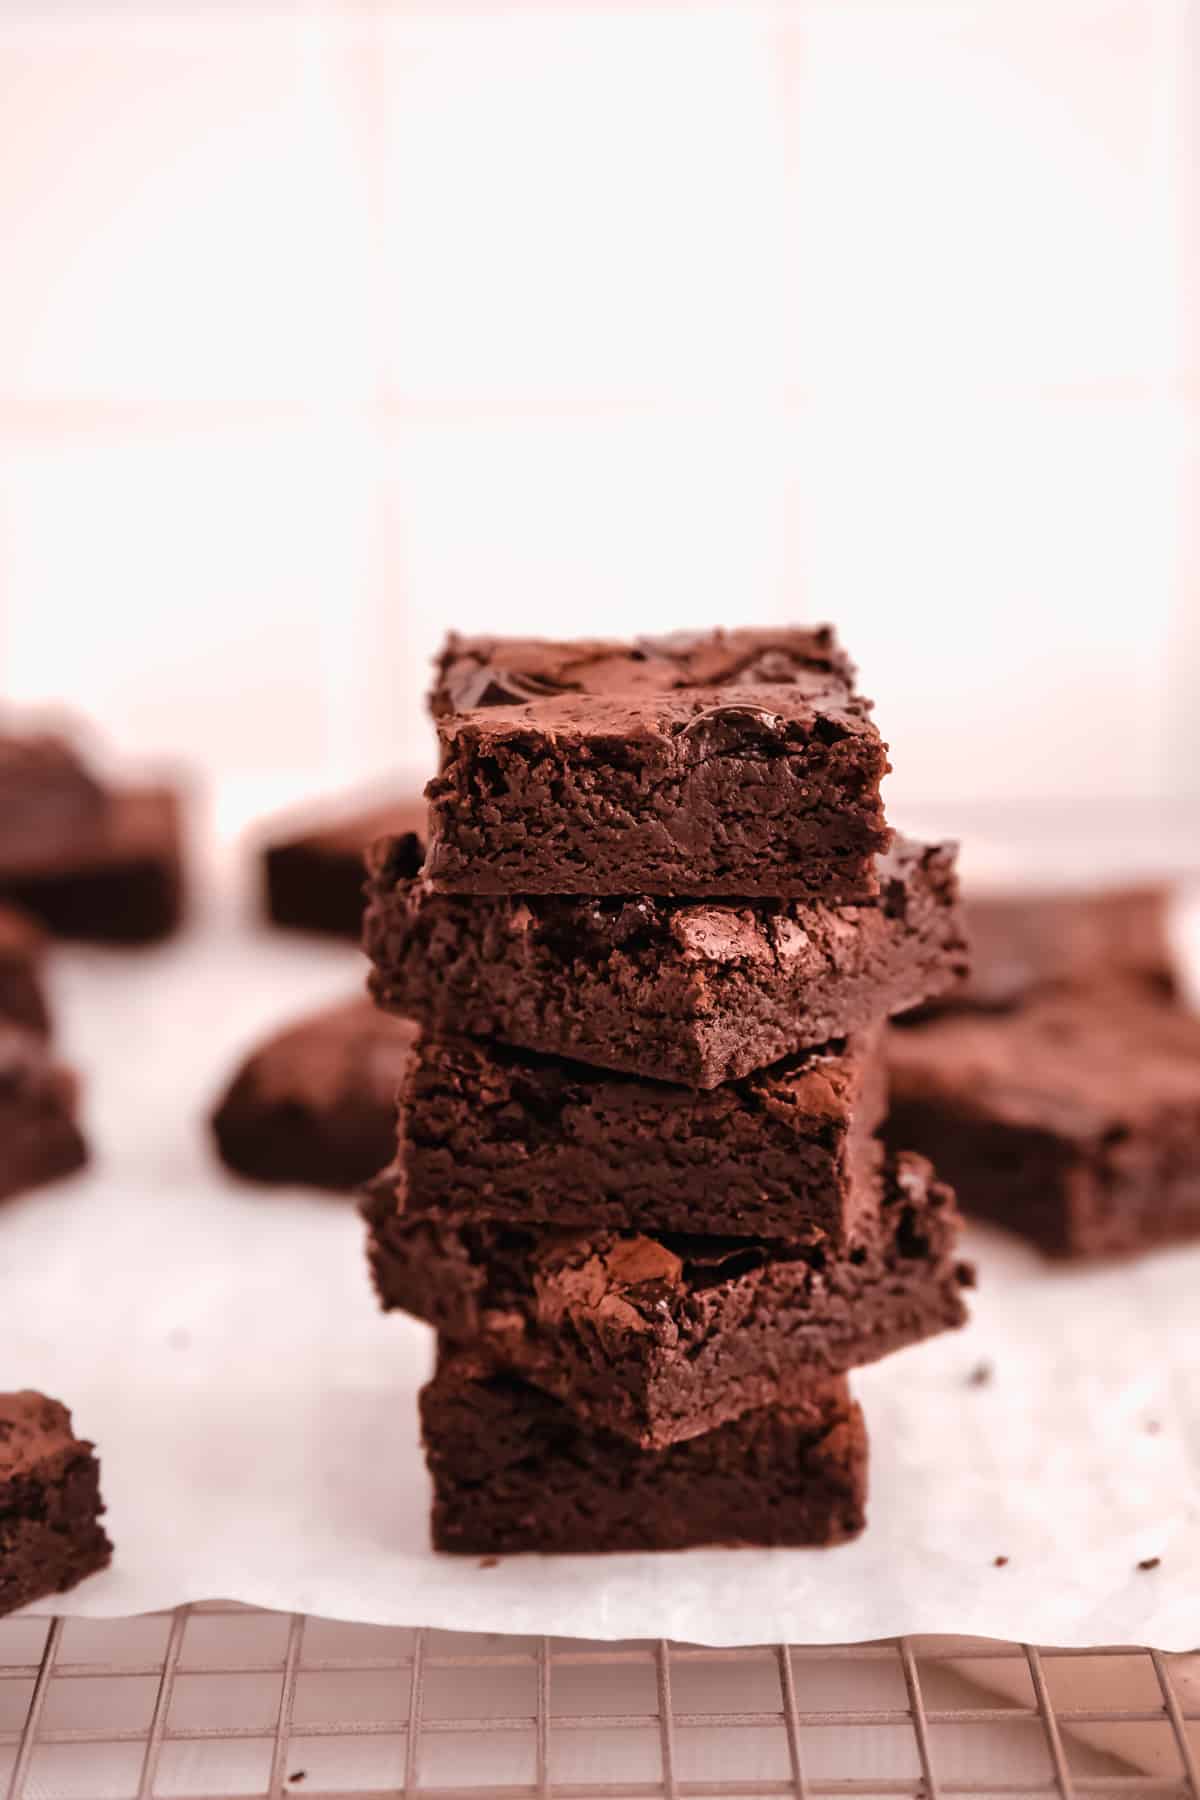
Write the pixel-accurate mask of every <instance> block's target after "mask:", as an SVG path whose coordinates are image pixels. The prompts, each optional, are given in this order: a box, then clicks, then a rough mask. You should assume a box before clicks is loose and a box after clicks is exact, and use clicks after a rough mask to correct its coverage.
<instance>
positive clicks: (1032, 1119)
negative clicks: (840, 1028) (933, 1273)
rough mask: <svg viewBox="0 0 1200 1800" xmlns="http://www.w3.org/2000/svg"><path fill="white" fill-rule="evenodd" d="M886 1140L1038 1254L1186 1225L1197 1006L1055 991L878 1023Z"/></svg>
mask: <svg viewBox="0 0 1200 1800" xmlns="http://www.w3.org/2000/svg"><path fill="white" fill-rule="evenodd" d="M889 1055H890V1061H891V1113H890V1116H889V1119H888V1124H887V1135H888V1138H889V1140H890V1141H891V1142H892V1143H894V1144H904V1145H908V1146H911V1147H913V1148H914V1149H917V1150H919V1151H921V1152H923V1153H924V1154H925V1155H928V1156H933V1157H936V1158H937V1166H938V1169H939V1171H940V1172H941V1173H943V1174H944V1175H945V1176H946V1178H947V1179H948V1180H949V1181H952V1182H953V1183H954V1186H955V1188H956V1189H957V1190H958V1195H959V1199H960V1201H961V1203H962V1206H963V1209H964V1211H967V1212H971V1213H976V1214H978V1215H979V1216H981V1217H983V1218H987V1219H991V1220H993V1221H994V1222H995V1223H997V1224H999V1225H1005V1226H1008V1227H1009V1229H1011V1230H1013V1231H1018V1232H1020V1233H1021V1234H1022V1235H1023V1236H1024V1237H1027V1238H1029V1239H1031V1240H1032V1242H1033V1243H1035V1244H1036V1245H1038V1247H1039V1248H1040V1249H1042V1250H1043V1251H1045V1252H1047V1253H1048V1254H1049V1255H1052V1256H1075V1257H1085V1256H1104V1255H1115V1254H1127V1253H1129V1252H1131V1251H1137V1250H1145V1249H1150V1248H1151V1247H1153V1246H1154V1245H1156V1244H1162V1243H1168V1242H1171V1241H1172V1240H1176V1239H1180V1238H1185V1237H1191V1236H1195V1235H1197V1234H1200V1019H1197V1018H1193V1017H1191V1016H1189V1015H1188V1014H1186V1013H1183V1012H1180V1011H1176V1010H1175V1009H1173V1008H1172V1007H1170V1006H1166V1005H1163V1004H1161V1003H1156V1002H1154V1001H1140V1000H1137V999H1131V998H1122V997H1120V996H1109V997H1096V998H1091V997H1088V996H1078V997H1071V998H1068V997H1058V998H1051V999H1046V1000H1042V1001H1040V1002H1036V1003H1032V1004H1031V1005H1030V1006H1028V1007H1027V1008H1025V1009H1023V1010H1019V1011H1016V1012H1011V1013H997V1014H983V1013H980V1014H969V1013H960V1014H957V1015H954V1016H950V1017H946V1018H941V1019H933V1020H930V1021H929V1022H928V1023H926V1024H923V1025H919V1026H913V1027H910V1028H907V1029H905V1030H903V1031H896V1032H893V1033H892V1035H891V1041H890V1044H889Z"/></svg>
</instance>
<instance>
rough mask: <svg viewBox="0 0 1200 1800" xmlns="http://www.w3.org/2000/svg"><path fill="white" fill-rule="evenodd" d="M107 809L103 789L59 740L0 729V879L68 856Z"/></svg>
mask: <svg viewBox="0 0 1200 1800" xmlns="http://www.w3.org/2000/svg"><path fill="white" fill-rule="evenodd" d="M106 807H107V796H106V794H105V792H104V789H103V787H102V786H101V784H100V783H99V782H98V781H97V780H96V778H95V777H94V776H93V775H92V774H91V772H90V771H89V770H88V769H87V768H86V767H85V765H84V763H83V761H82V760H81V758H80V757H79V755H78V754H77V752H76V751H75V750H74V749H73V748H72V746H71V745H70V744H68V743H67V742H66V741H65V740H64V739H63V738H60V737H54V736H51V735H48V734H38V735H35V736H15V735H11V734H9V733H0V880H3V879H4V877H5V876H7V875H8V874H9V873H10V872H11V871H23V870H28V869H31V868H33V869H36V868H39V867H40V866H41V864H42V863H44V862H47V861H49V862H55V861H57V860H58V859H59V857H61V856H62V855H64V854H70V852H71V850H72V849H73V847H74V846H75V845H76V844H77V843H78V842H79V841H80V839H81V838H82V839H85V840H86V839H87V838H90V837H91V835H92V834H93V832H95V831H96V830H98V829H99V828H100V826H101V825H102V823H103V819H104V814H105V810H106Z"/></svg>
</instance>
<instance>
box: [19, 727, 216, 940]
mask: <svg viewBox="0 0 1200 1800" xmlns="http://www.w3.org/2000/svg"><path fill="white" fill-rule="evenodd" d="M0 900H2V901H5V902H8V903H12V904H15V905H17V906H19V907H20V908H22V909H23V910H24V911H25V912H27V913H29V914H31V915H32V916H33V917H35V918H37V919H38V920H40V921H41V923H42V924H43V925H44V926H45V927H46V928H47V929H48V930H49V931H51V932H52V933H54V934H55V935H57V936H60V937H70V938H83V939H91V940H95V941H97V942H105V943H125V944H138V943H150V942H153V941H154V940H156V939H159V938H163V937H166V936H167V935H168V934H169V933H170V932H172V931H173V930H174V929H175V927H176V926H177V925H178V923H179V921H180V918H181V916H182V911H183V900H184V886H183V862H182V822H181V809H180V800H179V795H178V794H177V793H176V792H175V790H174V789H172V788H169V787H164V786H162V785H146V784H142V785H138V786H128V785H122V786H110V785H109V784H107V783H105V782H103V781H101V780H100V778H99V777H98V776H97V775H96V774H95V773H94V772H93V771H92V770H91V769H89V768H88V767H87V765H86V763H85V761H84V759H83V758H82V756H81V755H80V753H79V752H78V750H77V749H76V748H75V746H74V745H72V744H70V743H68V742H67V741H66V740H65V739H63V738H60V737H51V736H28V735H26V736H22V735H18V734H15V733H13V732H10V731H8V730H5V729H4V728H3V726H2V725H0Z"/></svg>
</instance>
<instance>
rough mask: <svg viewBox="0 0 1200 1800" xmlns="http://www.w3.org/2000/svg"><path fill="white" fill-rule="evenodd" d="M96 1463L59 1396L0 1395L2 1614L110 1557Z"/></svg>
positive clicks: (57, 1589) (67, 1584) (61, 1587)
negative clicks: (59, 1400)
mask: <svg viewBox="0 0 1200 1800" xmlns="http://www.w3.org/2000/svg"><path fill="white" fill-rule="evenodd" d="M103 1512H104V1506H103V1504H102V1502H101V1499H100V1467H99V1464H98V1462H97V1460H96V1456H95V1452H94V1447H93V1446H92V1445H91V1444H90V1443H88V1442H87V1441H86V1440H85V1439H82V1438H77V1437H76V1436H75V1435H74V1432H73V1430H72V1427H71V1415H70V1413H69V1412H68V1411H67V1409H66V1407H65V1406H63V1405H61V1404H60V1403H59V1402H58V1401H57V1400H50V1399H47V1398H46V1396H45V1395H44V1394H36V1393H32V1392H29V1391H25V1392H22V1393H16V1394H0V1613H9V1612H12V1611H14V1610H15V1609H16V1608H17V1607H18V1606H26V1605H28V1604H29V1602H31V1601H34V1600H43V1599H45V1598H46V1597H47V1596H48V1595H50V1594H61V1593H63V1592H65V1590H66V1589H68V1588H72V1587H74V1586H76V1584H77V1583H78V1582H80V1581H82V1580H83V1579H84V1577H85V1576H87V1575H92V1574H94V1573H95V1572H96V1571H97V1570H98V1569H103V1568H106V1567H107V1565H108V1563H109V1561H110V1560H111V1557H112V1545H111V1544H110V1543H109V1541H108V1538H107V1536H106V1535H105V1532H104V1527H103V1526H102V1525H101V1523H100V1520H101V1515H102V1514H103Z"/></svg>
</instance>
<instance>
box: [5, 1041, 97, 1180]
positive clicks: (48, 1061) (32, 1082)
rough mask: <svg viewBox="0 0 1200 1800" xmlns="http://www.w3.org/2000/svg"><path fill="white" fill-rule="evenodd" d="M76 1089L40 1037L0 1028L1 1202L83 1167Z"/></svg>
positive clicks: (83, 1157) (85, 1148)
mask: <svg viewBox="0 0 1200 1800" xmlns="http://www.w3.org/2000/svg"><path fill="white" fill-rule="evenodd" d="M77 1102H78V1086H77V1083H76V1080H75V1077H74V1075H73V1074H72V1072H71V1071H70V1070H69V1069H66V1068H63V1067H62V1065H61V1064H59V1063H56V1062H54V1061H53V1060H52V1058H51V1056H50V1052H49V1050H48V1048H47V1045H46V1041H45V1039H44V1037H43V1036H42V1035H41V1034H40V1033H39V1032H36V1031H29V1030H27V1029H25V1028H23V1027H22V1026H19V1025H8V1024H0V1200H8V1199H10V1198H11V1197H12V1196H13V1195H14V1194H20V1193H23V1192H24V1191H25V1190H26V1189H27V1188H33V1187H41V1186H42V1185H43V1184H44V1183H45V1182H48V1181H57V1180H58V1179H59V1177H60V1176H63V1175H70V1174H72V1173H73V1172H74V1171H75V1170H76V1169H78V1168H81V1167H82V1166H83V1164H84V1163H85V1162H86V1161H87V1147H86V1145H85V1144H84V1141H83V1137H82V1135H81V1133H80V1130H79V1125H78V1122H77V1119H76V1108H77Z"/></svg>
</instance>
